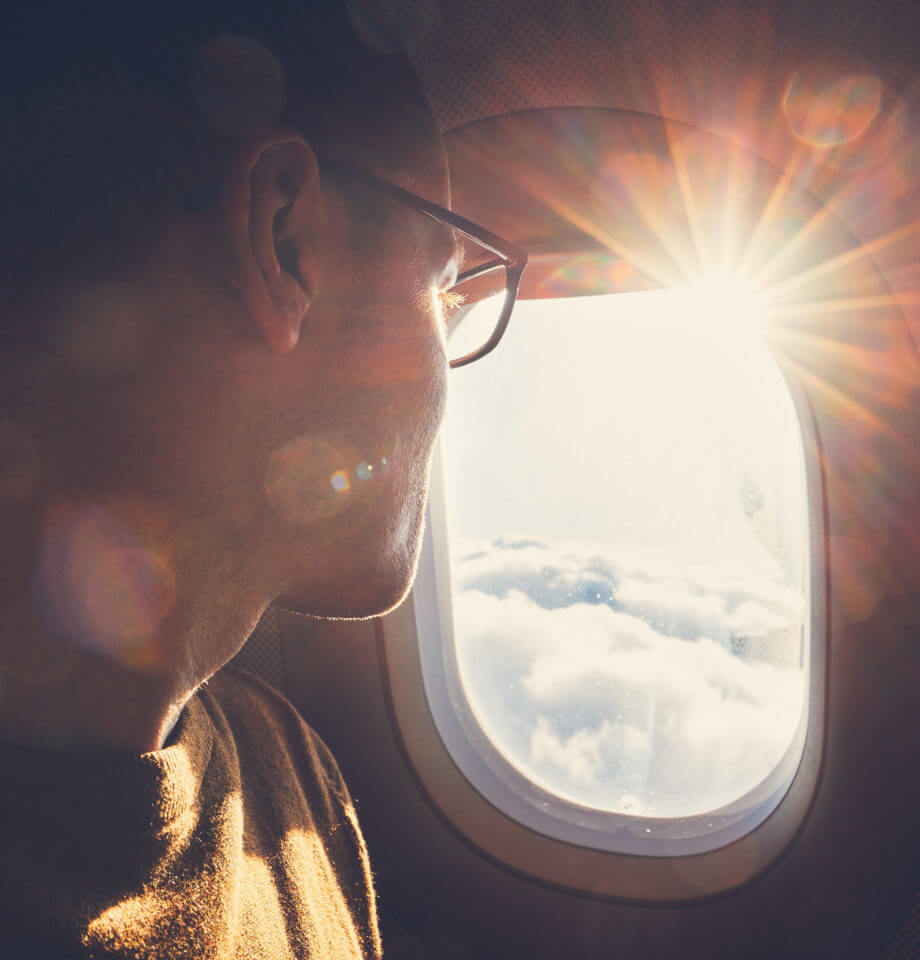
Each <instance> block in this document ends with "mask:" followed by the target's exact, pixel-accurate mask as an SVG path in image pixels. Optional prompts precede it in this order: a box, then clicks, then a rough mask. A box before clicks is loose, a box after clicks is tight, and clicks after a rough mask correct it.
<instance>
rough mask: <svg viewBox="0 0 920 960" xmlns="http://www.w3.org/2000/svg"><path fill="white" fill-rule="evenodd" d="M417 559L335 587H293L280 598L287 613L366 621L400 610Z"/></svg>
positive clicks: (408, 588) (328, 585)
mask: <svg viewBox="0 0 920 960" xmlns="http://www.w3.org/2000/svg"><path fill="white" fill-rule="evenodd" d="M416 563H417V557H415V558H413V561H412V562H411V563H405V562H404V563H402V564H399V565H398V566H396V567H395V568H394V567H390V568H388V569H376V570H373V571H368V572H367V573H365V574H363V575H361V576H354V577H347V576H343V578H342V580H341V581H339V582H338V583H335V584H324V585H318V584H316V583H304V584H294V585H292V586H291V587H290V588H289V589H288V590H286V591H285V592H284V593H283V594H282V595H281V596H280V597H278V598H277V600H276V601H275V604H276V605H277V606H279V607H281V608H282V609H284V610H289V611H291V612H293V613H299V614H304V615H306V616H311V617H322V618H325V619H330V620H367V619H369V618H371V617H379V616H383V615H384V614H386V613H389V612H390V611H391V610H393V609H395V608H396V607H398V606H399V605H400V604H401V603H402V602H403V600H405V599H406V597H407V596H408V594H409V591H410V590H411V589H412V584H413V582H414V581H415V571H416Z"/></svg>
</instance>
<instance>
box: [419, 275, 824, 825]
mask: <svg viewBox="0 0 920 960" xmlns="http://www.w3.org/2000/svg"><path fill="white" fill-rule="evenodd" d="M477 309H478V308H477V307H474V308H473V309H472V311H471V316H470V317H469V321H468V320H467V319H464V321H463V324H464V325H465V324H466V323H467V322H469V323H470V324H471V325H474V324H475V319H474V315H475V312H476V310H477ZM461 330H462V327H461ZM762 334H763V331H762V328H761V324H760V319H759V306H758V303H757V301H756V298H754V297H753V296H752V295H751V294H749V293H747V292H746V291H745V290H744V289H743V288H742V287H741V286H740V285H739V284H737V283H731V282H728V281H710V282H708V283H702V284H698V285H696V286H692V287H687V288H683V289H673V290H654V291H642V292H636V293H628V294H615V295H603V296H585V297H570V298H566V299H549V300H528V301H524V302H521V303H519V304H518V307H517V309H516V313H515V316H514V319H513V322H512V324H511V326H510V328H509V330H508V333H507V334H506V339H505V341H503V343H502V344H501V346H500V348H499V351H498V352H497V354H496V357H495V358H494V361H493V362H482V363H479V364H474V365H473V366H472V367H470V368H468V369H465V370H462V371H458V372H456V373H455V374H454V376H453V377H452V381H451V396H450V401H449V404H450V405H449V411H448V417H447V421H446V426H445V429H444V434H443V440H442V470H443V496H444V507H443V509H444V511H445V519H446V530H447V540H448V544H447V554H448V556H449V583H450V591H449V593H450V608H451V610H450V614H449V615H448V617H449V621H450V626H451V627H452V629H448V630H447V631H445V630H444V629H443V624H442V633H445V632H446V633H448V634H451V635H450V636H449V637H447V638H446V639H445V640H444V642H445V643H446V644H448V645H449V647H450V649H449V650H446V654H445V657H444V661H443V662H444V664H445V669H446V670H452V671H456V680H457V683H456V684H455V687H456V690H457V691H459V693H457V694H455V697H454V698H455V699H456V697H457V696H460V697H462V698H464V699H465V700H466V702H467V705H468V708H469V713H470V715H471V717H472V720H473V723H474V725H475V726H476V727H477V728H478V731H479V734H481V736H480V739H482V738H484V739H485V740H487V741H488V743H489V745H490V749H491V750H494V753H495V754H496V755H497V756H499V757H501V758H502V760H503V762H504V763H506V764H507V765H508V767H509V768H510V769H513V770H514V771H515V772H516V775H521V776H522V777H523V778H526V780H528V781H529V782H531V783H532V784H534V785H535V786H536V787H537V788H538V789H539V790H540V791H543V792H544V793H545V795H547V796H550V797H558V798H562V799H564V800H565V801H568V802H569V803H571V804H576V805H579V806H580V807H582V808H590V809H591V810H593V811H603V812H609V813H614V814H628V815H633V816H638V817H644V818H680V817H693V816H696V815H700V814H706V813H709V812H711V811H716V810H720V809H725V808H726V807H727V805H731V804H732V803H735V802H737V801H739V798H743V797H744V796H745V795H747V794H749V793H750V792H751V791H755V792H756V789H757V788H758V785H762V784H763V783H764V781H765V780H766V779H767V778H768V777H769V776H770V775H771V773H773V772H774V771H775V770H776V768H777V767H778V765H779V764H780V762H781V761H783V760H784V758H785V762H786V763H787V766H788V764H789V758H790V756H792V766H791V769H792V771H793V772H794V768H795V764H796V763H797V761H798V753H797V751H798V752H800V750H801V743H802V739H803V736H804V731H803V727H804V720H803V710H804V705H805V700H806V695H807V689H808V688H807V682H808V677H807V667H806V664H807V662H808V631H807V623H808V590H809V584H808V509H807V495H806V475H805V462H804V455H803V445H802V432H801V428H800V426H799V419H798V415H797V412H796V407H795V404H794V402H793V399H792V396H791V394H790V391H789V388H788V387H787V385H786V382H785V380H784V379H783V377H782V375H781V373H780V372H779V370H778V368H777V366H776V364H775V362H774V360H773V358H772V356H771V354H770V351H769V349H768V347H767V345H766V342H765V340H764V337H763V335H762ZM457 335H458V336H460V335H461V331H458V334H457ZM443 619H444V616H443V615H442V621H443ZM425 642H426V640H425V637H424V636H422V644H423V646H424V644H425ZM445 649H446V648H445ZM428 685H429V684H428V679H427V678H426V686H428ZM436 719H437V718H436ZM474 739H475V737H474ZM492 766H493V767H494V766H495V763H494V761H493V762H492ZM789 779H791V773H790V774H789V775H788V776H787V777H786V780H785V783H786V785H788V780H789Z"/></svg>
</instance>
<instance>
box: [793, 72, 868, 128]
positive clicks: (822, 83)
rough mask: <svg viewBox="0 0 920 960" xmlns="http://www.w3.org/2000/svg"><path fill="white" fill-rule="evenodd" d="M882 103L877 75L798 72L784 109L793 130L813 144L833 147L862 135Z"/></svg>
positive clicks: (794, 77)
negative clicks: (837, 75) (849, 75)
mask: <svg viewBox="0 0 920 960" xmlns="http://www.w3.org/2000/svg"><path fill="white" fill-rule="evenodd" d="M881 105H882V83H881V81H880V80H879V79H878V77H858V76H857V77H834V76H833V75H831V76H828V75H827V73H824V72H821V71H818V72H817V73H816V74H811V75H809V73H807V72H798V73H796V74H795V75H794V76H793V77H792V79H791V80H790V81H789V86H788V87H787V88H786V95H785V97H784V98H783V110H784V112H785V114H786V119H787V120H788V122H789V127H790V129H791V130H792V132H793V133H794V134H795V135H796V136H797V137H798V138H799V139H800V140H803V141H804V142H805V143H807V144H809V145H810V146H813V147H834V146H837V145H838V144H841V143H849V142H850V141H853V140H856V139H857V138H858V137H860V136H862V135H863V134H864V133H865V132H866V130H868V128H869V125H870V124H871V123H872V121H873V120H874V119H875V118H876V116H877V115H878V112H879V108H880V107H881Z"/></svg>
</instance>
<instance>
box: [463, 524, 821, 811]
mask: <svg viewBox="0 0 920 960" xmlns="http://www.w3.org/2000/svg"><path fill="white" fill-rule="evenodd" d="M453 553H454V564H453V579H454V619H455V630H456V637H457V653H458V660H459V664H460V671H461V677H462V679H463V682H464V685H465V687H466V689H467V692H468V694H469V696H470V700H471V703H472V704H473V708H474V711H475V712H476V714H477V717H478V718H479V720H480V723H481V724H482V725H483V727H484V728H485V729H486V730H487V732H488V733H489V735H490V736H491V737H492V739H493V740H494V742H495V743H496V745H497V746H498V747H499V749H500V750H501V751H502V752H503V753H504V754H505V755H506V756H507V757H508V758H509V759H510V760H511V761H512V762H513V763H515V765H517V766H518V767H519V768H521V769H522V770H524V771H525V772H526V773H527V774H528V775H529V776H531V777H532V778H533V779H534V780H536V781H537V782H538V783H540V784H542V785H543V786H544V787H546V788H548V789H550V790H553V791H555V792H557V793H559V794H560V795H563V796H566V797H569V798H570V799H573V800H575V801H577V802H579V803H582V804H586V805H590V806H595V807H598V808H601V809H607V810H613V811H619V812H629V813H643V814H648V815H657V816H682V815H689V814H694V813H701V812H705V811H709V810H712V809H715V808H717V807H719V806H722V805H724V804H726V803H729V802H731V801H733V800H735V799H737V798H738V797H739V796H741V795H742V794H744V793H745V792H747V791H748V790H749V789H751V788H752V787H754V786H756V784H757V783H759V782H760V781H761V780H762V779H763V778H764V777H765V776H766V775H767V774H768V773H769V772H770V770H772V769H773V767H774V766H775V765H776V763H777V762H778V761H779V759H780V758H781V756H782V755H783V753H784V751H785V750H786V748H787V747H788V745H789V743H790V742H791V740H792V737H793V734H794V731H795V728H796V725H797V723H798V720H799V716H800V712H801V706H802V697H803V695H804V690H805V685H804V674H803V672H802V670H801V669H799V645H800V636H801V623H802V615H803V604H802V595H801V591H800V590H795V589H791V588H790V587H789V586H787V585H786V584H784V583H783V582H782V578H781V574H780V572H779V569H778V567H776V566H774V567H770V566H769V565H764V566H762V567H761V568H759V569H753V568H751V567H745V569H738V564H737V563H733V562H732V560H731V559H730V558H725V559H722V560H716V559H713V560H711V561H709V562H707V563H705V564H703V563H700V564H695V565H694V566H693V567H692V568H688V566H687V563H686V560H684V561H683V562H681V561H680V560H678V559H670V558H667V557H662V556H657V557H650V556H642V555H641V554H639V553H638V552H636V551H635V550H632V551H627V550H625V549H624V550H619V551H617V550H614V549H613V548H612V547H611V546H609V545H603V546H600V547H599V546H597V545H585V544H567V545H559V544H554V545H553V546H549V545H547V544H545V543H541V542H539V541H535V540H519V541H509V540H498V541H494V542H492V543H487V542H484V543H483V542H480V543H468V544H467V543H464V544H463V548H462V549H454V551H453Z"/></svg>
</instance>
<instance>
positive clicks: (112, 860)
mask: <svg viewBox="0 0 920 960" xmlns="http://www.w3.org/2000/svg"><path fill="white" fill-rule="evenodd" d="M73 6H74V7H75V8H76V7H78V5H73ZM141 6H143V7H144V10H143V11H141V10H140V7H135V5H128V4H123V5H121V6H120V7H119V5H113V6H111V7H109V8H107V9H105V10H96V9H93V10H89V11H87V10H85V9H73V10H70V11H69V13H68V14H67V16H68V17H69V19H68V20H66V21H65V20H63V19H61V17H62V16H64V13H63V12H62V11H55V13H54V16H50V15H49V14H48V13H47V11H46V12H44V13H42V12H41V11H37V10H36V9H35V8H34V7H28V8H26V7H23V9H21V10H19V11H18V13H17V14H16V15H15V16H14V20H13V22H12V26H11V27H10V29H9V30H8V32H7V35H6V45H7V49H6V50H5V65H4V68H3V69H4V82H3V121H4V129H5V131H6V144H5V150H4V156H3V158H2V161H0V169H2V175H3V178H4V183H3V191H4V204H5V207H6V212H5V215H4V218H3V221H4V222H3V226H2V245H0V259H2V261H3V263H2V267H0V280H2V290H3V320H2V338H3V339H2V344H0V357H2V360H0V362H2V374H0V380H2V386H0V396H2V411H0V460H2V466H0V516H2V536H0V557H2V560H0V567H2V578H0V584H2V586H0V740H2V744H0V769H2V771H3V773H2V775H0V784H2V786H0V950H2V952H3V954H4V956H10V957H17V958H21V957H28V956H49V957H57V958H60V957H67V956H93V957H103V956H110V955H111V956H120V957H121V956H130V957H170V958H175V957H186V956H187V957H224V956H228V957H229V956H239V957H247V958H258V957H289V956H297V957H306V956H309V957H329V958H335V960H345V958H351V957H362V956H364V957H373V956H377V955H378V954H379V953H380V942H379V935H378V932H377V922H376V916H375V906H374V893H373V888H372V883H371V874H370V869H369V866H368V860H367V855H366V851H365V848H364V844H363V841H362V838H361V834H360V831H359V828H358V825H357V821H356V818H355V812H354V808H353V806H352V803H351V800H350V798H349V795H348V792H347V790H346V788H345V786H344V784H343V783H342V780H341V777H340V775H339V773H338V770H337V768H336V766H335V763H334V761H333V760H332V759H331V757H330V756H329V754H328V752H327V751H326V749H325V748H324V746H323V745H322V743H321V742H320V741H319V740H318V738H317V737H316V736H315V735H314V734H313V733H312V732H311V731H310V730H309V729H308V728H307V727H305V726H304V724H303V723H302V721H301V720H300V719H299V717H298V716H297V715H296V714H295V712H294V711H293V709H292V708H291V707H290V706H289V705H288V704H287V703H286V701H284V700H283V699H282V698H281V697H280V696H278V695H277V694H275V693H274V692H273V691H272V690H271V689H269V688H268V687H266V686H263V685H262V684H260V683H259V682H257V681H256V680H255V679H253V678H250V677H247V676H246V675H244V674H241V673H235V672H232V671H231V672H229V673H227V672H225V673H223V674H220V675H218V676H217V677H215V678H214V679H213V681H212V682H211V683H210V684H209V683H208V680H209V678H212V677H214V675H215V673H216V672H217V671H218V670H219V669H220V667H222V666H223V665H224V664H225V663H226V661H227V660H229V659H230V657H232V656H233V655H234V654H235V653H236V651H237V650H238V649H239V647H240V646H241V644H242V643H243V642H244V640H245V638H246V637H247V635H248V634H249V632H250V631H251V629H252V627H253V626H254V624H255V623H256V622H257V621H258V619H259V617H260V616H261V614H262V612H263V611H264V610H265V608H266V606H267V605H268V604H269V603H270V602H272V601H273V600H274V599H276V598H278V597H282V598H284V601H285V602H286V603H287V604H288V605H296V606H297V607H298V608H299V609H301V610H304V611H306V612H309V613H311V614H315V615H319V616H328V617H342V616H345V617H366V616H371V615H375V614H379V613H381V612H383V611H385V610H387V609H389V608H391V607H393V606H394V605H395V604H397V603H399V602H400V600H401V598H402V597H403V596H404V595H405V593H406V592H407V590H408V588H409V586H410V584H411V580H412V576H413V570H414V566H415V562H416V554H417V550H418V545H419V537H420V528H421V517H422V510H423V506H424V502H425V497H426V488H427V482H428V481H427V478H428V468H429V457H430V452H431V448H432V444H433V441H434V438H435V435H436V432H437V429H438V426H439V424H440V420H441V416H442V411H443V403H444V391H445V382H446V374H447V364H446V360H445V352H444V342H443V334H442V332H441V325H442V320H441V317H440V315H439V311H438V294H439V292H440V291H442V290H444V289H446V288H447V287H449V286H450V285H451V283H452V282H453V279H454V277H455V274H456V262H455V250H454V246H453V243H452V241H451V239H450V237H449V235H448V234H447V232H446V231H445V230H443V229H441V228H440V227H439V224H438V223H437V222H436V221H435V220H433V219H430V218H425V217H422V216H420V215H418V214H417V212H416V211H413V210H412V209H410V208H409V207H408V206H403V205H400V204H398V203H395V202H393V201H392V200H387V199H386V197H385V196H383V195H381V194H380V193H379V192H377V191H375V190H374V188H373V186H372V185H368V183H366V182H365V181H364V180H362V179H361V177H360V175H358V176H351V175H350V174H349V172H348V167H349V165H350V166H353V167H355V168H360V169H362V170H364V171H367V172H370V173H372V174H373V175H375V176H377V177H379V178H381V179H382V180H386V181H389V182H390V183H395V184H397V185H400V186H403V187H409V188H411V189H412V190H413V191H414V192H415V193H417V194H421V195H423V196H424V197H426V198H427V199H429V200H432V201H434V202H436V203H439V204H446V203H447V202H448V195H447V177H446V166H445V159H444V152H443V146H442V143H441V141H440V138H439V135H438V133H437V130H436V127H435V125H434V122H433V119H432V117H431V115H430V113H429V111H428V110H427V108H426V107H425V105H424V102H423V99H422V98H421V96H420V94H419V93H418V90H417V88H416V87H415V85H414V81H413V79H412V77H411V74H410V72H409V71H408V68H407V66H406V64H405V62H404V61H403V59H402V58H401V57H399V56H392V55H387V54H384V53H381V52H379V49H378V51H375V50H372V49H370V48H369V46H368V45H367V43H363V44H362V43H359V42H358V40H356V39H355V35H354V33H353V32H352V29H353V25H349V24H348V23H347V22H346V21H345V19H344V15H343V13H342V12H341V11H340V10H338V8H332V7H330V8H329V9H327V8H326V7H325V6H322V7H318V6H317V5H316V4H315V3H302V4H298V3H295V2H291V3H285V2H282V0H278V2H274V3H263V4H261V5H259V4H252V5H250V4H246V3H243V2H241V0H226V2H224V3H214V4H209V3H201V4H198V5H195V7H194V9H189V8H187V7H182V6H176V7H172V6H171V5H169V4H168V3H167V4H151V5H141ZM148 8H149V9H148ZM354 13H355V12H354V11H353V19H354ZM357 15H358V16H359V17H360V16H361V14H360V12H359V13H358V14H357ZM16 17H18V19H16ZM357 29H358V30H359V32H360V33H362V34H363V35H364V36H365V38H369V39H370V40H371V41H372V42H373V43H374V44H375V45H377V47H378V48H379V46H380V41H379V37H377V38H376V39H375V35H374V34H373V29H374V28H373V27H372V26H371V25H369V24H368V23H367V22H363V23H360V22H359V23H358V25H357ZM327 157H331V158H333V160H334V162H332V161H329V160H327V159H326V158H327Z"/></svg>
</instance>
